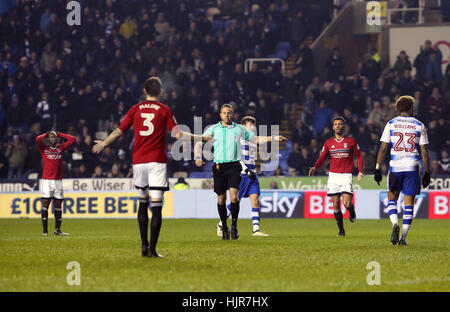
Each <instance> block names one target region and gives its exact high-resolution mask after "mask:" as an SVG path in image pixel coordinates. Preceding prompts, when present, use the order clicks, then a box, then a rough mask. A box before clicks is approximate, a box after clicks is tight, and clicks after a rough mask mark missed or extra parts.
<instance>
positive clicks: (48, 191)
mask: <svg viewBox="0 0 450 312" xmlns="http://www.w3.org/2000/svg"><path fill="white" fill-rule="evenodd" d="M40 189H41V196H42V197H43V198H52V197H54V198H57V199H64V191H63V186H62V180H47V179H45V180H44V179H42V180H41V185H40Z"/></svg>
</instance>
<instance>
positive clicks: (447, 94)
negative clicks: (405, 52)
mask: <svg viewBox="0 0 450 312" xmlns="http://www.w3.org/2000/svg"><path fill="white" fill-rule="evenodd" d="M442 93H444V98H445V100H446V101H447V103H450V64H449V65H447V68H446V69H445V75H444V79H443V81H442ZM0 100H1V98H0Z"/></svg>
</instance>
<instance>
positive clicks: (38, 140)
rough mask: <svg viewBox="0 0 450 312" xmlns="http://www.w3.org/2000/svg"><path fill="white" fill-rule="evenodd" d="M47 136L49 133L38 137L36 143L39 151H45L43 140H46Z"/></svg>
mask: <svg viewBox="0 0 450 312" xmlns="http://www.w3.org/2000/svg"><path fill="white" fill-rule="evenodd" d="M46 136H47V133H43V134H41V135H39V136H37V137H36V144H37V146H38V149H39V151H43V150H44V148H45V145H44V142H42V141H43V140H44V138H45V137H46Z"/></svg>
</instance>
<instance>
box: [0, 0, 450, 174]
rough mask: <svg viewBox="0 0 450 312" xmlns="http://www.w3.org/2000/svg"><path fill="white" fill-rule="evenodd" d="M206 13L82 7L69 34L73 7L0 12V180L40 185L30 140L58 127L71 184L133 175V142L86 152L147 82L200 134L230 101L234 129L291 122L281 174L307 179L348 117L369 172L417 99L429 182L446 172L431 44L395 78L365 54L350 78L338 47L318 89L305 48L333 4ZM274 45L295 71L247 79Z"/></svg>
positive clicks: (17, 6)
mask: <svg viewBox="0 0 450 312" xmlns="http://www.w3.org/2000/svg"><path fill="white" fill-rule="evenodd" d="M211 2H214V1H204V0H191V1H186V2H180V1H164V0H155V1H144V0H127V1H121V0H115V1H114V0H106V1H100V0H98V1H95V0H91V1H89V2H87V1H83V2H82V24H81V25H80V26H77V25H74V26H68V25H67V23H66V14H67V11H66V3H67V1H63V0H54V1H38V0H31V1H30V0H17V1H4V0H3V1H1V2H0V41H1V42H2V46H1V47H0V85H1V88H0V151H1V153H0V178H23V177H26V176H27V175H28V173H30V172H38V173H39V174H40V172H41V169H40V168H41V157H40V154H39V152H38V150H37V148H36V144H35V137H36V136H37V135H38V134H40V133H43V132H45V131H48V130H50V129H54V130H56V131H61V132H65V133H69V134H72V135H74V136H76V138H77V139H76V143H75V144H74V145H73V146H72V147H71V148H70V149H69V150H68V151H66V155H65V158H64V173H63V174H64V177H67V178H69V177H131V165H130V164H131V150H132V146H133V142H132V139H133V134H132V133H131V132H128V133H126V134H125V135H124V136H123V137H122V138H121V139H120V140H119V141H118V142H117V143H115V144H114V145H113V146H112V147H108V148H106V149H105V151H104V153H103V154H101V155H99V156H97V155H93V154H92V152H91V148H92V145H93V141H94V140H95V139H96V136H99V135H101V133H105V132H110V131H112V130H113V129H115V128H116V127H117V126H118V124H119V122H120V119H121V117H123V116H124V114H125V113H126V112H127V110H128V108H129V107H131V106H132V105H133V104H135V103H137V102H138V101H139V99H142V98H141V97H142V84H143V81H145V79H146V78H147V77H149V76H154V75H157V76H159V77H161V79H162V81H163V83H164V93H163V96H162V99H161V102H162V103H165V104H167V105H168V106H169V107H170V108H171V109H172V110H173V112H174V114H175V116H176V118H177V121H178V123H179V124H185V125H187V126H188V127H189V128H190V129H194V128H193V120H194V119H193V118H194V117H202V124H203V127H205V126H206V125H209V124H212V123H215V122H217V120H218V117H217V116H218V109H219V107H220V106H221V105H222V104H224V103H231V104H232V105H233V106H234V107H235V116H234V117H235V121H239V120H240V118H241V117H243V116H245V115H253V116H255V117H256V118H257V121H258V124H266V125H272V124H280V123H281V122H282V120H288V122H289V123H288V124H289V126H290V130H291V133H292V136H291V141H292V143H293V144H292V152H291V153H290V155H289V159H288V161H287V162H288V166H289V167H290V169H289V172H284V173H283V172H282V168H278V169H277V170H276V172H274V173H272V174H276V175H283V174H290V175H305V174H307V168H309V166H311V165H313V164H314V162H315V160H316V159H317V156H318V153H319V152H320V149H321V144H322V143H323V142H324V140H325V139H326V138H328V137H329V136H331V135H332V129H330V127H329V123H330V120H331V118H332V117H333V116H334V115H335V114H340V115H343V116H344V117H345V118H346V120H347V125H348V127H349V134H350V135H351V136H353V137H354V138H356V140H357V141H358V142H359V144H360V146H361V149H362V151H363V157H364V161H365V168H366V172H368V173H370V170H371V169H373V168H374V167H375V157H376V155H375V153H376V150H377V147H378V140H379V137H380V135H381V131H382V129H383V127H384V124H385V123H386V122H387V121H388V120H389V119H390V118H392V117H394V116H396V114H397V113H396V112H395V110H394V108H393V101H395V99H396V98H397V97H398V96H399V95H401V94H410V95H414V96H415V98H416V99H417V102H416V111H417V112H418V117H419V119H420V120H422V121H423V122H425V123H426V125H427V126H428V134H429V139H430V151H431V159H432V161H433V170H434V171H433V174H436V173H450V166H449V163H450V160H449V157H448V151H447V149H446V148H448V147H449V146H450V137H449V134H448V131H445V129H447V128H448V126H449V125H448V120H447V119H446V118H445V116H448V113H449V106H450V105H449V104H450V67H449V66H448V67H447V69H446V71H445V73H442V71H441V67H440V60H441V59H442V54H441V52H440V51H439V50H435V49H433V48H432V45H431V43H428V42H427V43H425V44H424V46H423V48H422V50H421V52H420V54H419V55H417V56H416V57H415V59H414V60H413V62H411V61H410V60H409V56H408V55H406V53H404V52H400V54H399V56H398V59H397V62H396V63H395V66H394V67H393V68H386V69H383V68H381V66H380V59H379V55H378V54H377V53H376V52H375V51H369V52H368V53H367V55H365V56H363V57H362V59H363V60H362V62H360V63H359V65H358V68H357V70H356V72H355V73H354V74H353V76H351V77H346V76H345V75H344V72H343V69H344V64H345V59H344V58H343V57H342V55H341V54H340V53H339V49H338V48H336V49H335V50H334V51H333V55H332V56H330V58H329V59H328V60H327V61H326V66H327V69H328V77H327V81H321V80H320V78H319V77H315V76H314V68H313V67H312V66H313V61H312V57H313V56H312V51H311V49H310V44H311V43H312V41H313V40H314V38H316V37H317V36H318V35H319V34H320V32H321V31H322V29H323V27H324V26H325V25H326V24H327V23H328V22H329V21H330V20H331V14H332V9H333V8H332V1H330V0H323V1H313V0H308V1H295V0H281V1H278V0H261V1H249V0H236V1H222V4H221V5H220V6H219V7H218V10H217V13H218V14H216V15H214V19H212V18H211V17H210V10H208V8H209V5H210V3H211ZM8 3H9V4H8ZM279 42H288V43H289V46H290V49H289V50H288V54H287V55H285V57H289V58H290V59H293V60H294V61H295V63H294V64H295V66H294V67H293V68H292V69H288V70H287V71H286V73H285V74H284V75H282V74H281V71H280V68H279V67H278V66H277V65H275V64H274V65H269V66H267V67H264V68H261V67H259V66H258V64H253V66H252V68H251V69H250V71H249V72H248V73H244V60H245V59H246V58H249V57H266V56H268V55H273V54H275V53H277V52H278V51H276V50H275V49H276V47H277V45H278V43H279ZM413 67H414V68H415V70H416V71H415V72H416V75H415V76H412V75H411V70H412V69H413ZM169 156H170V153H169ZM169 158H170V157H169ZM195 170H196V169H195V167H194V164H193V161H191V160H185V161H177V162H175V161H173V160H172V159H169V171H170V174H172V173H173V172H176V171H187V172H191V171H195ZM384 170H386V166H385V168H384ZM322 173H325V172H324V171H323V172H322ZM264 174H266V175H267V174H268V173H267V172H265V173H264Z"/></svg>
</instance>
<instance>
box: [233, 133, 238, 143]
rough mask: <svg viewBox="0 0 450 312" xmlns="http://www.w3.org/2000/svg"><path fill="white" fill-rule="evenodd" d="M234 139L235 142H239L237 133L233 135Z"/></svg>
mask: <svg viewBox="0 0 450 312" xmlns="http://www.w3.org/2000/svg"><path fill="white" fill-rule="evenodd" d="M233 140H234V141H235V142H237V140H238V136H237V135H236V134H235V135H234V136H233Z"/></svg>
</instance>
